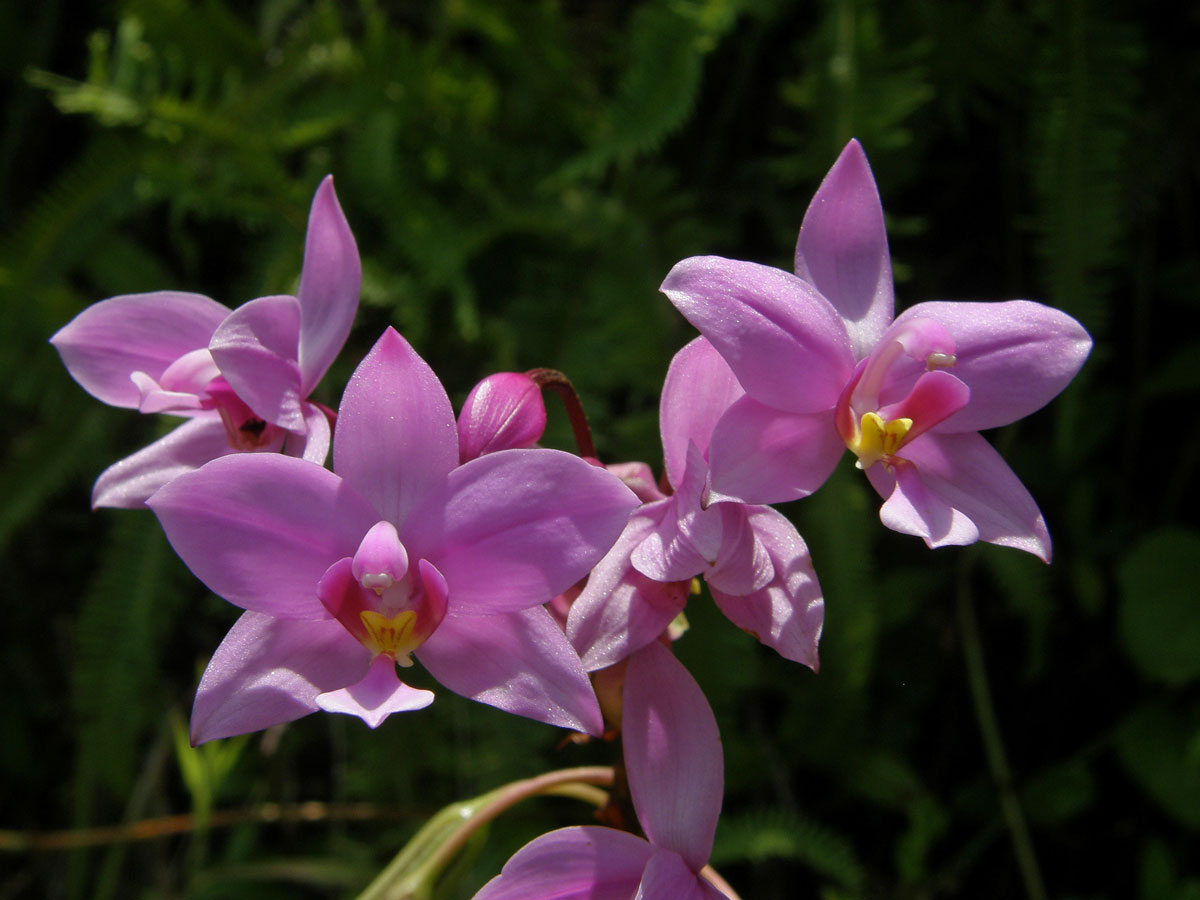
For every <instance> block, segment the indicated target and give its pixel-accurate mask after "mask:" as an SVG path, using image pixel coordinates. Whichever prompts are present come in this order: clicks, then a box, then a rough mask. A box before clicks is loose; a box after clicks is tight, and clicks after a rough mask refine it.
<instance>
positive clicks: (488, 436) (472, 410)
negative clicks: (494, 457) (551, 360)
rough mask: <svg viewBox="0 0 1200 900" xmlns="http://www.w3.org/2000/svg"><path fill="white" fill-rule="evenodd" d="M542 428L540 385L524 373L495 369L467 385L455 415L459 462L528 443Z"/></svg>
mask: <svg viewBox="0 0 1200 900" xmlns="http://www.w3.org/2000/svg"><path fill="white" fill-rule="evenodd" d="M545 430H546V405H545V404H544V403H543V402H542V392H541V389H540V388H539V387H538V386H537V385H536V384H534V382H533V380H532V379H531V378H529V376H527V375H522V374H520V373H519V372H498V373H497V374H495V375H489V376H488V377H487V378H485V379H483V381H481V382H479V384H477V385H475V387H474V388H472V389H471V393H470V394H468V395H467V400H466V402H465V403H464V404H463V408H462V412H461V413H460V414H459V417H458V448H459V458H460V461H461V462H464V463H465V462H468V461H470V460H472V459H475V458H477V457H480V456H483V455H485V454H487V453H495V452H496V451H497V450H513V449H523V448H526V447H532V446H533V445H534V444H536V443H537V442H538V440H540V439H541V437H542V433H543V432H544V431H545Z"/></svg>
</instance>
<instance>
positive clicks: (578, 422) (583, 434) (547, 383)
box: [525, 369, 596, 459]
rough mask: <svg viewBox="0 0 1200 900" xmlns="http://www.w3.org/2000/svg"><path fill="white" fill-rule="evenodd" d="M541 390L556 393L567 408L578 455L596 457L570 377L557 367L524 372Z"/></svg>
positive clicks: (590, 432) (589, 431)
mask: <svg viewBox="0 0 1200 900" xmlns="http://www.w3.org/2000/svg"><path fill="white" fill-rule="evenodd" d="M525 374H526V375H527V376H528V377H529V378H531V379H532V380H533V383H534V384H536V385H537V386H538V387H540V388H541V389H542V392H543V393H545V392H546V391H554V393H556V394H558V396H559V398H560V399H561V400H562V402H563V406H565V407H566V409H567V418H568V419H570V421H571V431H572V433H574V435H575V446H576V447H578V448H579V455H580V456H588V457H591V458H592V459H595V458H596V444H595V442H594V441H593V440H592V430H591V428H589V427H588V421H587V415H585V414H584V411H583V404H582V403H580V402H579V395H578V394H577V393H575V386H574V385H573V384H571V381H570V379H568V378H567V376H566V375H564V374H563V373H562V372H560V371H558V370H557V369H530V370H529V371H528V372H526V373H525Z"/></svg>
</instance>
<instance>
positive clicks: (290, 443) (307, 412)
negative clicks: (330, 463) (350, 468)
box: [283, 403, 333, 466]
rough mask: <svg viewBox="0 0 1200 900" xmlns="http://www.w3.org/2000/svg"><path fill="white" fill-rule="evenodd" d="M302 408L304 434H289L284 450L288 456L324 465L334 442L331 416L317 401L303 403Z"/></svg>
mask: <svg viewBox="0 0 1200 900" xmlns="http://www.w3.org/2000/svg"><path fill="white" fill-rule="evenodd" d="M300 409H301V410H302V411H303V412H304V434H303V435H302V436H301V435H297V434H295V433H294V432H293V433H291V434H289V435H288V436H287V442H286V443H285V444H284V448H283V450H284V452H285V453H286V454H287V455H288V456H296V457H299V458H300V459H306V460H308V461H309V462H313V463H316V464H317V465H318V466H323V465H324V464H325V459H326V457H328V456H329V447H330V445H331V444H332V443H333V429H332V428H331V427H330V425H329V416H328V415H326V413H325V410H323V409H322V408H321V407H319V406H317V404H315V403H301V404H300Z"/></svg>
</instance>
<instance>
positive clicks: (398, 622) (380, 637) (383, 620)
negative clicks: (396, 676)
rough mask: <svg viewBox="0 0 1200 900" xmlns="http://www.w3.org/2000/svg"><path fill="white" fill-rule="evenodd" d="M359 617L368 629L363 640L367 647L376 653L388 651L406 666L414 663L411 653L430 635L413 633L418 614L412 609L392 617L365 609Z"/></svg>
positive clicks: (397, 661) (387, 652)
mask: <svg viewBox="0 0 1200 900" xmlns="http://www.w3.org/2000/svg"><path fill="white" fill-rule="evenodd" d="M359 618H361V619H362V623H363V627H364V628H366V629H367V638H366V640H364V641H363V643H364V644H365V645H366V647H367V649H368V650H370V651H372V652H374V653H386V654H388V655H389V656H391V657H393V658H394V659H395V660H396V663H397V664H398V665H401V666H404V667H405V668H407V667H408V666H411V665H412V664H413V663H412V659H411V658H410V656H409V654H410V653H412V652H413V651H414V650H416V649H417V648H418V647H420V646H421V644H423V643H424V642H425V638H426V637H428V635H423V636H422V635H415V634H413V631H414V629H415V628H416V625H417V614H416V612H415V611H414V610H411V609H406V610H404V611H403V612H400V613H396V615H394V616H392V617H391V618H390V619H389V618H388V617H387V616H385V615H383V614H382V613H377V612H375V611H374V610H373V609H364V610H363V611H362V612H361V613H359Z"/></svg>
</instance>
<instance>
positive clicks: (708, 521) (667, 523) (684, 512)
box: [630, 443, 724, 581]
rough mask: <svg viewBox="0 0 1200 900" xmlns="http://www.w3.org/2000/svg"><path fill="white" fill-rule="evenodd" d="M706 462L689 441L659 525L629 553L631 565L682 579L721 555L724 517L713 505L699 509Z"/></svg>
mask: <svg viewBox="0 0 1200 900" xmlns="http://www.w3.org/2000/svg"><path fill="white" fill-rule="evenodd" d="M707 475H708V466H707V465H706V464H705V462H704V457H703V456H702V455H701V453H700V450H699V449H698V448H697V447H696V445H695V444H693V443H689V444H688V448H687V463H686V465H685V467H684V470H683V480H682V483H680V484H679V487H678V490H677V491H676V492H675V495H674V496H673V497H672V498H671V499H670V501H669V502H668V504H667V505H666V506H665V507H664V510H665V512H664V514H663V516H662V518H661V519H660V520H659V523H658V526H657V527H656V528H655V529H654V531H653V532H651V533H650V534H648V535H647V536H646V539H645V540H644V541H643V542H642V543H641V545H640V546H638V547H637V548H635V549H634V551H633V554H632V556H631V557H630V559H631V561H632V562H633V567H634V568H635V569H637V570H638V571H639V572H641V573H642V574H643V575H645V576H646V577H647V578H653V579H654V580H655V581H681V580H684V579H689V578H692V577H693V576H695V575H700V574H701V573H703V572H707V571H709V570H710V569H711V568H712V567H713V566H715V565H716V564H717V559H718V557H719V556H720V555H721V549H722V542H723V540H724V536H723V533H722V525H723V522H724V519H723V518H722V516H721V513H720V512H719V511H717V510H715V509H713V510H707V509H702V508H701V506H700V500H701V496H702V494H703V492H704V482H705V480H706V477H707Z"/></svg>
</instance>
